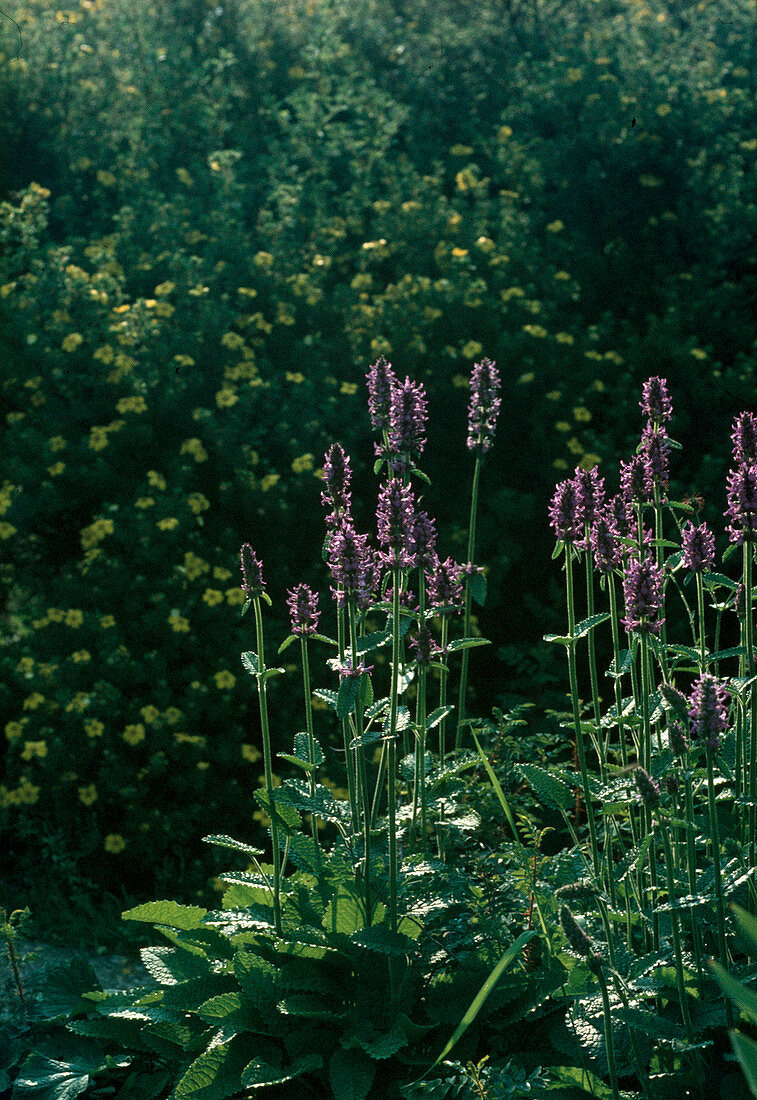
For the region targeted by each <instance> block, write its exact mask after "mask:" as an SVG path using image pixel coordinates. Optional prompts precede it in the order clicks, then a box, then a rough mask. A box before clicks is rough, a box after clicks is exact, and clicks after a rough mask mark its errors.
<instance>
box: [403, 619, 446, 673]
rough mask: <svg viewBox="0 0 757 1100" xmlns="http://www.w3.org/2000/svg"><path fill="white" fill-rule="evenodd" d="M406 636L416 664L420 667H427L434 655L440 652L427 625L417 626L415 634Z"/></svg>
mask: <svg viewBox="0 0 757 1100" xmlns="http://www.w3.org/2000/svg"><path fill="white" fill-rule="evenodd" d="M408 638H409V641H410V645H411V647H412V649H413V651H414V653H415V661H416V664H418V665H419V666H420V667H421V668H428V666H429V665H430V664H431V662H432V661H433V659H434V657H436V656H438V655H439V653H440V650H439V647H438V646H437V645H436V643H435V642H434V638H433V635H432V634H431V631H430V630H429V628H428V627H427V626H419V627H418V629H417V631H416V632H415V634H410V635H408Z"/></svg>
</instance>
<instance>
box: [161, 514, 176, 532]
mask: <svg viewBox="0 0 757 1100" xmlns="http://www.w3.org/2000/svg"><path fill="white" fill-rule="evenodd" d="M178 526H179V521H178V520H177V519H176V517H175V516H166V518H165V519H159V520H158V522H157V524H156V527H158V528H159V529H160V530H161V531H173V530H174V529H175V528H176V527H178Z"/></svg>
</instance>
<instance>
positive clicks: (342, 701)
mask: <svg viewBox="0 0 757 1100" xmlns="http://www.w3.org/2000/svg"><path fill="white" fill-rule="evenodd" d="M361 679H362V677H355V676H345V677H344V679H343V680H342V682H341V683H340V685H339V692H338V693H337V697H336V716H337V718H339V719H340V720H341V719H343V718H346V717H347V715H348V714H352V712H353V711H354V709H355V701H356V699H357V697H358V693H359V691H360V680H361Z"/></svg>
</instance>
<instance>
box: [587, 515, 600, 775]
mask: <svg viewBox="0 0 757 1100" xmlns="http://www.w3.org/2000/svg"><path fill="white" fill-rule="evenodd" d="M584 532H585V536H586V544H587V546H588V544H589V525H588V523H587V524H584ZM584 561H585V563H586V613H587V615H588V617H589V618H591V616H592V615H593V614H594V571H593V569H592V565H591V554H590V553H589V551H588V550H587V552H586V553H585V554H584ZM589 679H590V682H591V702H592V708H593V710H594V721H595V722H596V723H597V735H598V736H599V733H600V728H601V727H600V719H601V713H600V706H599V681H598V679H597V646H596V642H595V639H594V631H593V630H590V631H589ZM599 769H600V773H601V775H602V781H603V782H604V779H605V761H604V760H603V758H602V756H601V754H600V757H599Z"/></svg>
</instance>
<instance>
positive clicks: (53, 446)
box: [47, 435, 68, 451]
mask: <svg viewBox="0 0 757 1100" xmlns="http://www.w3.org/2000/svg"><path fill="white" fill-rule="evenodd" d="M47 445H48V447H49V448H50V450H51V451H64V450H65V449H66V447H67V446H68V444H67V443H66V440H65V439H64V438H63V436H62V435H54V436H53V437H52V438H51V439H48V441H47Z"/></svg>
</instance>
